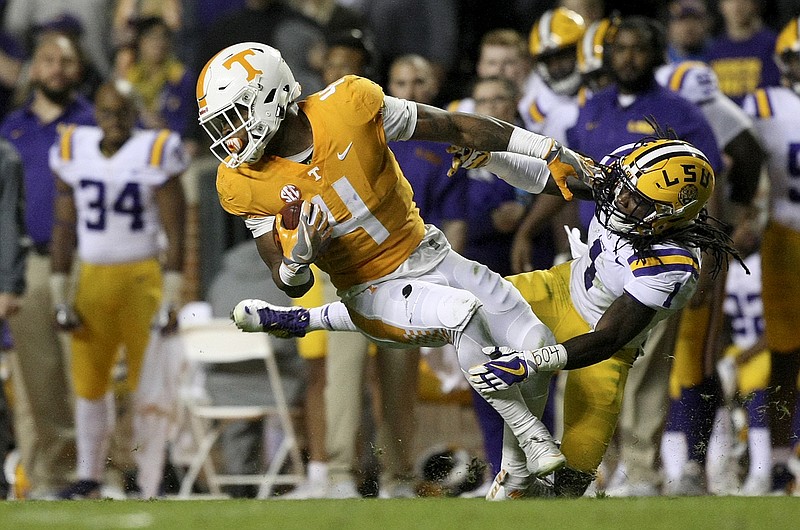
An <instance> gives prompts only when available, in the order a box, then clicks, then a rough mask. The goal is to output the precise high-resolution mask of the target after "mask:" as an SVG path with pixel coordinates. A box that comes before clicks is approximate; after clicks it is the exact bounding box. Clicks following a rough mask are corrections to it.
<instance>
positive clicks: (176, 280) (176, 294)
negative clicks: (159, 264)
mask: <svg viewBox="0 0 800 530" xmlns="http://www.w3.org/2000/svg"><path fill="white" fill-rule="evenodd" d="M182 287H183V274H181V273H180V272H179V271H172V270H168V271H164V272H163V273H162V275H161V305H162V306H163V305H167V306H170V307H178V306H179V305H180V304H179V302H180V299H181V288H182Z"/></svg>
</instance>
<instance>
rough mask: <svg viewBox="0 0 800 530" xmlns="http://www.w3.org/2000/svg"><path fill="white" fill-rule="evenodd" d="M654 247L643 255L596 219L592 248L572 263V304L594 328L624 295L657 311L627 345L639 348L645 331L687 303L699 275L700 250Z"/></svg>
mask: <svg viewBox="0 0 800 530" xmlns="http://www.w3.org/2000/svg"><path fill="white" fill-rule="evenodd" d="M652 250H653V252H652V255H648V257H646V258H644V259H641V258H640V256H639V255H638V254H636V253H634V251H633V249H632V248H631V245H630V244H629V243H626V242H625V240H624V239H621V238H620V237H619V236H617V235H616V234H614V233H612V232H611V231H609V230H608V229H606V228H604V227H603V226H602V225H601V224H600V222H599V221H598V220H597V218H596V217H593V218H592V221H591V223H590V225H589V237H588V251H587V252H586V253H585V254H582V255H581V256H579V257H577V258H576V259H575V260H574V261H573V263H572V271H571V275H570V294H571V296H572V303H573V305H574V306H575V309H576V310H577V311H578V313H579V314H580V315H581V316H582V317H583V318H584V320H586V322H587V323H588V324H589V325H591V326H592V328H593V329H594V328H595V327H596V326H597V322H598V321H599V320H600V317H602V316H603V313H604V312H605V311H606V309H608V307H609V306H610V305H611V303H612V302H613V301H614V300H616V299H617V298H619V297H620V296H623V294H624V293H628V294H629V295H630V296H632V297H633V298H635V299H636V300H638V301H639V302H641V303H642V304H644V305H646V306H647V307H650V308H652V309H655V310H656V315H655V317H654V319H653V322H651V324H650V326H648V328H647V329H646V330H645V331H643V332H642V333H641V334H640V335H639V336H637V337H636V338H635V339H633V340H632V341H631V342H630V343H628V344H627V346H628V347H638V346H640V345H641V344H642V342H643V341H644V339H645V338H646V335H647V331H648V330H649V329H650V328H651V327H652V326H653V325H654V324H655V323H656V322H658V321H659V320H663V319H664V318H666V317H668V316H669V315H670V314H672V313H674V312H675V311H678V310H679V309H681V308H682V307H683V306H685V305H686V303H687V302H688V301H689V299H690V298H691V297H692V295H693V294H694V291H695V289H696V288H697V279H698V276H699V273H700V251H699V250H698V249H697V248H685V247H683V246H678V245H676V244H673V243H670V242H666V243H664V244H658V245H654V246H653V247H652Z"/></svg>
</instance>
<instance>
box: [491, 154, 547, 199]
mask: <svg viewBox="0 0 800 530" xmlns="http://www.w3.org/2000/svg"><path fill="white" fill-rule="evenodd" d="M484 168H485V169H486V170H487V171H490V172H492V173H494V174H495V175H497V176H498V177H500V178H501V179H503V180H505V181H506V182H508V183H509V184H511V185H512V186H514V187H515V188H519V189H521V190H525V191H527V192H529V193H541V192H542V190H543V189H544V186H545V184H546V183H547V178H548V177H549V176H550V170H549V169H547V162H545V161H544V160H542V159H540V158H533V157H530V156H525V155H518V154H515V153H492V156H491V157H490V158H489V162H487V163H486V165H485V166H484Z"/></svg>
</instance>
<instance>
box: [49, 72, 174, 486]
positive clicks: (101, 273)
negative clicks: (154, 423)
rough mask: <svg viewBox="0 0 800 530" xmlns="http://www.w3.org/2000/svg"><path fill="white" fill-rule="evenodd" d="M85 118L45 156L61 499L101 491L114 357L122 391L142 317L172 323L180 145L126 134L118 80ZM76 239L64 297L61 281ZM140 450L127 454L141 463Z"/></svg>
mask: <svg viewBox="0 0 800 530" xmlns="http://www.w3.org/2000/svg"><path fill="white" fill-rule="evenodd" d="M95 116H96V119H97V124H98V127H82V126H72V127H68V128H66V129H65V130H64V132H63V133H62V134H61V137H60V139H59V140H58V142H56V143H55V144H54V145H53V147H52V148H51V149H50V167H51V169H52V170H53V172H54V173H55V174H56V175H57V177H58V178H57V181H56V189H57V192H58V195H57V197H56V206H55V215H56V224H55V228H54V230H53V248H52V264H53V265H52V270H53V273H52V276H51V279H50V282H51V289H52V296H53V303H54V304H55V308H56V318H57V321H58V325H59V327H60V328H61V329H62V330H63V331H70V332H71V333H72V337H71V339H72V383H73V385H74V387H75V396H76V399H75V401H76V402H75V430H76V434H75V435H76V438H77V461H78V467H77V475H78V481H77V482H75V483H74V484H73V485H72V486H70V487H69V488H67V489H65V490H64V491H62V492H61V493H60V494H59V496H60V497H62V498H65V499H79V498H98V497H99V496H100V488H101V486H102V482H103V475H104V471H105V465H106V458H107V456H108V449H109V443H110V438H111V434H112V433H113V430H114V422H115V408H114V395H113V393H112V392H110V391H109V386H110V383H111V371H112V368H113V367H114V363H115V362H116V359H117V353H118V351H119V349H120V347H124V349H125V360H126V364H127V368H128V372H127V379H126V384H127V387H128V389H129V390H130V392H131V393H133V392H134V391H135V390H136V387H137V385H138V383H139V373H140V371H141V366H142V361H143V358H144V352H145V348H146V347H147V344H148V341H149V338H150V326H151V322H153V321H155V320H157V321H158V322H159V323H160V324H162V325H165V324H167V323H168V322H169V323H171V324H172V325H174V324H175V323H176V320H175V314H174V311H175V310H176V309H177V303H178V301H179V299H180V288H181V283H182V275H181V272H180V271H181V269H182V267H183V226H184V198H183V189H182V188H181V184H180V179H179V178H177V177H178V176H179V175H180V174H181V173H183V170H184V169H185V168H186V161H185V158H184V154H183V145H182V143H181V140H180V138H179V137H178V135H177V134H175V133H173V132H170V131H167V130H162V131H157V130H138V129H135V128H134V125H135V123H136V107H135V103H134V98H133V94H132V92H131V89H130V86H129V85H128V84H127V83H125V82H116V83H106V84H104V85H102V86H101V87H100V88H99V89H98V91H97V96H96V98H95ZM162 231H163V233H165V234H166V236H167V248H166V251H165V256H166V257H165V263H164V271H163V272H162V270H161V265H160V264H159V260H158V258H159V253H160V252H161V250H162V245H161V242H160V235H161V233H162ZM76 237H77V246H78V256H79V257H80V270H79V273H78V285H77V289H76V293H75V298H74V301H73V300H71V299H70V296H69V288H68V285H67V276H68V273H69V270H70V267H71V265H72V256H73V251H74V245H75V243H76ZM159 304H160V307H161V311H160V312H159ZM156 315H158V316H159V317H160V318H158V319H155V318H154V317H156ZM140 453H141V451H135V452H134V456H135V457H136V459H137V463H138V464H139V467H140V468H141V467H142V465H143V464H144V463H143V462H142V461H141V460H140V459H139V458H138V457H139V456H140Z"/></svg>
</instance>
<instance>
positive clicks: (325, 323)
mask: <svg viewBox="0 0 800 530" xmlns="http://www.w3.org/2000/svg"><path fill="white" fill-rule="evenodd" d="M320 329H326V330H328V331H358V328H357V327H356V325H355V324H353V319H351V318H350V313H348V312H347V307H345V305H344V304H343V303H342V302H331V303H329V304H325V305H323V306H320V307H312V308H311V309H309V310H308V331H316V330H320Z"/></svg>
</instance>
